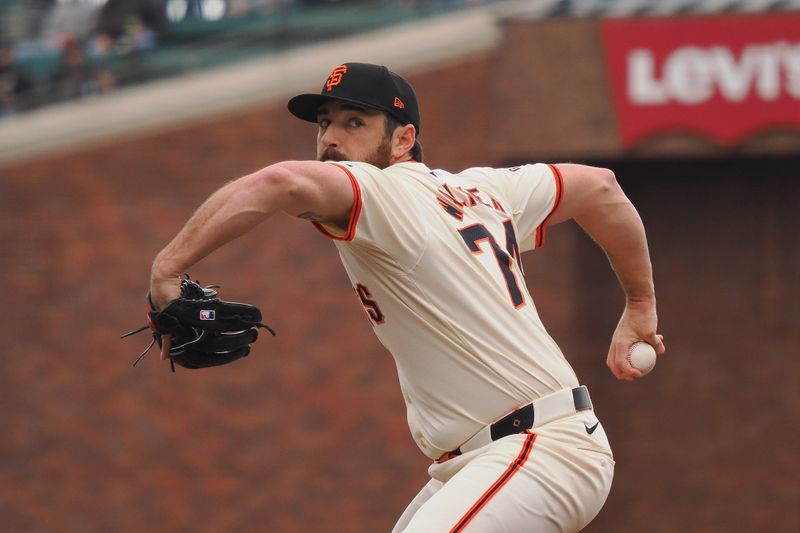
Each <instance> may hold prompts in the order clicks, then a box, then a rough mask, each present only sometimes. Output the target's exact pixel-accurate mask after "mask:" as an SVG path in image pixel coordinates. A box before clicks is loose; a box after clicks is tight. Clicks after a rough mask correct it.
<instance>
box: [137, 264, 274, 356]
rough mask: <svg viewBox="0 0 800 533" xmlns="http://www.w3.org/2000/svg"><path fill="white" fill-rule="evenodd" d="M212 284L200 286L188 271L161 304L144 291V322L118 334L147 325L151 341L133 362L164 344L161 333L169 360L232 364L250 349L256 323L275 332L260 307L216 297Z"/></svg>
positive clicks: (139, 329) (255, 331)
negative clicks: (174, 295)
mask: <svg viewBox="0 0 800 533" xmlns="http://www.w3.org/2000/svg"><path fill="white" fill-rule="evenodd" d="M217 288H218V287H217V286H215V285H210V286H207V287H201V286H200V284H199V283H197V282H196V281H191V280H190V279H189V277H188V275H187V276H186V277H185V279H183V280H181V296H180V298H176V299H174V300H172V301H171V302H170V303H169V304H167V306H166V307H164V309H162V310H161V311H157V310H156V309H155V308H154V307H153V302H152V301H151V299H150V294H149V293H148V295H147V304H148V312H147V325H146V326H142V327H141V328H138V329H135V330H133V331H129V332H128V333H125V334H123V335H122V337H121V338H125V337H128V336H130V335H133V334H135V333H139V332H141V331H144V330H146V329H147V328H150V329H152V330H153V342H151V343H150V345H149V346H148V347H147V349H145V351H143V352H142V353H141V354H140V355H139V357H138V358H137V359H136V362H134V363H133V365H134V366H136V364H137V363H138V362H139V361H140V360H141V359H142V357H144V356H145V354H147V352H149V351H150V349H151V348H152V347H153V345H154V344H156V343H158V345H159V346H161V345H162V340H161V336H162V335H170V336H171V341H172V345H171V347H170V349H169V360H170V364H171V365H172V371H173V372H174V371H175V364H178V365H180V366H182V367H184V368H207V367H210V366H219V365H225V364H228V363H231V362H233V361H235V360H237V359H240V358H242V357H245V356H247V354H249V353H250V345H251V344H253V343H254V342H255V341H256V339H258V328H265V329H267V330H268V331H269V332H270V333H272V335H273V336H274V335H275V331H273V330H272V328H270V327H269V326H267V325H266V324H263V323H262V322H261V311H260V310H259V309H258V308H257V307H255V306H253V305H249V304H241V303H235V302H226V301H224V300H220V299H219V298H218V297H217V291H216V289H217Z"/></svg>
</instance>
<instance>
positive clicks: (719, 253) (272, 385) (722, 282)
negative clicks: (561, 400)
mask: <svg viewBox="0 0 800 533" xmlns="http://www.w3.org/2000/svg"><path fill="white" fill-rule="evenodd" d="M515 53H524V52H522V51H515V50H514V49H513V47H512V48H507V49H505V51H502V50H501V51H499V52H497V53H496V54H497V55H500V56H502V55H503V54H507V55H508V57H507V58H506V59H507V60H508V61H511V60H512V59H513V58H512V57H511V56H512V55H513V54H515ZM497 55H494V54H493V55H490V56H485V57H477V58H474V59H473V60H470V61H469V62H465V63H463V64H460V65H453V66H451V67H448V68H447V69H444V70H443V71H440V72H438V73H436V74H430V75H420V76H415V77H414V78H413V79H412V82H413V83H414V84H415V86H416V87H417V90H418V93H419V95H420V99H421V101H422V111H423V126H422V128H423V136H422V140H423V142H424V144H425V147H426V149H427V151H428V161H430V163H431V165H432V166H442V167H447V168H453V169H458V168H463V167H465V166H469V165H473V164H503V163H504V162H506V160H507V159H508V158H518V157H522V156H525V155H526V154H530V157H533V156H539V155H541V154H542V153H545V154H546V153H547V152H548V150H552V153H551V155H550V157H562V156H563V153H562V152H561V151H559V150H556V149H555V148H547V149H544V148H541V149H535V148H529V149H526V147H527V146H529V145H528V144H526V142H527V141H526V142H521V141H520V134H519V132H518V131H517V130H515V129H513V128H511V129H503V128H500V127H498V125H497V124H498V123H497V120H498V117H501V116H509V117H522V116H524V114H525V113H527V112H528V107H527V106H528V103H527V100H525V99H520V100H518V99H513V100H509V99H508V95H509V94H516V93H520V94H522V93H523V92H524V89H526V88H527V86H526V85H524V84H522V82H521V81H520V80H519V79H516V78H515V77H514V76H511V75H509V74H510V71H508V67H506V66H503V65H502V64H501V65H500V67H499V68H501V69H506V70H505V71H504V72H505V73H506V75H504V76H503V78H502V79H503V82H502V83H503V84H506V83H507V84H509V85H508V87H505V86H500V85H498V84H497V82H496V80H497V79H498V78H496V76H495V74H494V73H495V68H496V60H497ZM543 68H544V67H543ZM492 80H495V81H492ZM515 86H516V87H517V88H518V89H519V90H518V91H517V92H515V91H513V90H512V89H513V88H514V87H515ZM541 90H544V89H541ZM551 90H558V89H557V88H551ZM603 120H605V119H603ZM523 122H524V121H523ZM514 123H515V124H516V123H518V121H517V120H515V121H514ZM529 126H530V127H529V128H528V129H530V130H531V131H534V132H535V131H536V129H537V128H536V126H538V121H533V123H531V124H530V125H529ZM526 131H527V130H526ZM313 135H314V128H313V126H311V125H306V124H302V123H299V122H298V121H296V120H294V119H293V118H291V117H290V116H289V115H288V113H286V112H285V111H284V109H283V108H282V107H276V108H265V109H253V110H251V111H250V112H248V113H246V114H241V115H237V116H232V117H228V118H226V119H221V120H216V121H213V122H208V123H205V124H195V125H192V126H187V127H183V128H178V129H174V130H171V131H165V132H162V133H158V134H154V135H151V136H148V137H139V138H133V139H127V140H124V141H118V142H111V143H109V144H107V145H104V146H98V147H96V148H93V149H91V150H85V151H81V152H78V153H70V154H64V155H60V156H52V157H50V158H47V159H43V160H40V161H34V162H29V163H25V164H18V165H15V166H12V167H6V168H3V169H0V180H1V181H0V183H2V191H1V192H0V209H1V210H0V213H2V214H0V236H2V238H3V242H4V244H5V246H4V253H3V257H4V261H3V262H4V266H5V268H4V273H5V276H4V277H3V281H2V283H3V286H2V288H3V294H4V296H5V298H6V305H5V320H3V322H2V328H3V330H2V333H3V337H4V339H5V341H4V349H3V363H4V365H3V366H4V371H3V372H2V373H0V391H2V392H0V394H2V398H3V401H2V404H0V405H1V407H0V414H1V415H2V420H3V421H4V426H5V428H6V435H5V438H4V439H2V441H0V457H1V458H2V460H1V461H0V524H2V525H3V529H4V530H9V531H142V530H153V531H214V532H217V531H231V530H242V531H348V532H367V531H370V532H372V531H387V530H389V528H390V527H391V525H392V524H393V523H394V520H395V518H396V517H397V516H398V515H399V513H400V512H401V511H402V509H403V508H404V506H405V504H406V503H407V502H408V500H410V498H411V497H412V496H413V495H414V494H415V492H416V491H417V490H418V488H419V487H421V486H422V484H423V483H424V482H425V481H426V472H425V469H426V466H427V461H426V460H425V459H424V458H423V457H422V456H421V455H420V454H419V452H418V451H417V450H416V448H415V446H414V444H413V442H412V441H411V438H410V436H409V435H408V434H407V429H406V426H405V418H404V411H403V402H402V400H401V398H400V395H399V392H398V389H397V384H396V375H395V372H394V369H393V364H392V362H391V358H390V356H389V355H388V354H387V353H386V352H385V351H384V350H383V349H382V348H381V347H380V345H379V344H378V343H377V341H376V340H375V339H374V337H373V336H372V333H371V331H370V326H369V324H368V323H367V321H366V319H365V317H364V316H363V311H361V309H360V306H359V305H358V304H357V300H356V298H355V296H354V294H353V292H352V290H351V288H350V287H349V283H348V280H347V278H346V276H345V274H344V272H343V270H342V268H341V266H340V264H339V262H338V258H337V254H336V253H335V250H334V248H333V246H332V245H331V243H329V242H328V241H327V240H326V239H324V238H323V237H321V236H320V235H318V234H316V232H314V231H313V230H311V229H310V228H308V227H307V225H306V224H304V223H301V222H298V221H296V220H292V219H289V218H288V217H283V216H279V217H277V218H276V219H274V220H273V221H271V222H270V223H269V224H268V225H265V226H264V227H261V228H258V229H257V230H255V231H254V232H253V233H252V234H250V235H248V236H246V237H244V238H243V239H241V240H240V241H239V242H237V243H236V244H235V245H232V246H230V247H229V248H227V249H225V250H224V251H220V252H219V253H217V254H215V255H212V256H211V257H210V258H208V260H207V261H205V262H204V263H203V264H202V266H200V267H198V268H197V270H195V271H194V272H192V274H193V276H194V277H196V278H199V279H200V280H201V281H203V282H218V283H221V284H222V285H223V289H222V291H223V292H222V294H223V295H224V296H225V297H227V298H231V299H240V300H248V301H253V302H256V303H258V304H259V305H260V306H261V307H262V309H263V311H264V314H265V317H266V320H267V321H268V323H270V324H271V325H272V326H273V327H274V328H275V329H276V330H277V331H278V334H279V335H278V337H277V338H275V339H272V338H264V339H262V340H261V341H260V342H259V343H258V344H257V345H256V347H255V350H254V353H253V354H252V355H251V356H250V357H249V358H247V359H245V360H244V361H241V362H238V363H237V364H234V365H230V366H228V367H223V368H218V369H212V370H209V371H199V372H190V371H184V370H181V369H179V371H178V372H177V373H176V374H170V373H169V372H168V370H167V367H166V366H165V365H163V364H159V362H158V361H157V360H156V358H155V357H153V356H152V355H151V356H150V357H148V358H146V359H145V360H144V361H143V362H142V363H141V364H140V366H139V367H137V368H135V369H134V368H131V363H132V362H133V360H134V358H135V356H136V354H137V353H138V351H139V350H140V349H141V348H143V347H144V346H143V345H144V344H145V343H146V340H147V339H146V338H145V337H144V336H140V337H138V338H137V337H134V338H131V339H126V340H119V339H118V336H119V334H120V333H121V332H123V331H125V330H127V329H130V328H133V327H134V326H138V325H139V324H140V323H141V322H142V315H143V313H142V310H143V299H142V297H143V293H144V291H145V290H146V286H147V279H148V267H149V263H150V261H151V260H152V257H153V256H154V254H155V253H156V252H157V251H158V250H159V249H160V248H161V247H162V246H163V245H164V244H165V243H166V242H167V241H168V240H169V239H170V238H171V236H172V235H173V234H174V233H175V231H176V230H177V229H178V228H179V227H180V225H181V224H182V223H183V221H184V220H185V219H186V218H187V217H188V216H189V215H190V214H191V213H192V210H193V209H194V208H195V207H196V206H197V205H198V204H199V203H200V202H202V200H203V199H204V198H205V197H206V196H207V195H208V194H210V193H211V192H212V191H214V190H215V189H216V188H217V187H219V186H220V185H221V184H222V183H224V182H225V181H226V180H227V179H230V178H233V177H236V176H238V175H241V174H244V173H247V172H249V171H252V170H254V169H256V168H258V167H260V166H262V165H264V164H266V163H269V162H272V161H275V160H280V159H291V158H305V157H309V156H311V155H312V153H313ZM487 139H488V140H487ZM498 139H506V140H507V141H508V143H509V145H508V146H509V149H508V150H505V149H501V148H499V147H501V146H502V144H503V143H502V142H501V141H500V140H498ZM536 142H538V141H536ZM536 142H535V143H534V145H535V144H536ZM512 148H513V150H512ZM797 163H798V161H797V160H796V158H794V159H784V160H764V161H760V160H758V161H757V160H746V161H744V162H742V163H741V164H739V163H737V162H733V163H731V164H727V165H725V164H724V162H721V161H712V162H710V163H708V164H705V165H703V164H699V163H698V164H692V163H680V162H677V163H675V162H670V161H664V162H662V163H658V162H653V163H649V164H648V163H642V162H629V163H624V162H616V163H613V164H612V167H613V168H615V170H617V172H618V174H619V175H620V178H621V179H622V180H623V182H624V185H625V187H626V189H627V190H628V192H629V194H630V195H631V197H632V198H633V199H634V201H635V202H636V203H637V205H639V207H640V210H641V212H642V217H643V218H644V220H645V223H646V224H647V227H648V231H649V234H650V240H651V246H652V252H653V257H654V260H655V267H656V279H657V282H658V288H659V294H660V302H661V309H660V313H661V320H662V326H663V329H664V333H665V334H666V335H667V340H668V343H669V346H670V352H671V353H670V355H669V356H668V358H666V359H664V360H663V361H662V362H660V363H659V366H658V368H657V369H656V371H655V373H654V374H653V375H652V376H649V377H648V378H646V379H645V380H641V381H640V382H637V383H634V384H623V383H619V382H616V381H615V380H614V379H613V377H612V376H611V374H610V373H609V372H608V371H607V370H606V368H605V366H604V359H605V350H606V344H607V341H608V336H609V335H610V333H611V330H612V329H613V326H614V323H615V322H616V320H617V317H618V314H619V312H620V311H621V305H622V300H621V294H620V292H619V290H618V289H617V288H616V282H615V280H614V276H613V273H612V272H611V271H610V270H609V269H608V267H607V265H606V264H605V258H604V257H603V255H602V253H601V252H600V251H599V250H597V249H596V248H595V247H593V246H592V244H591V242H590V241H589V239H588V238H587V237H585V236H584V235H583V234H582V233H581V232H580V231H579V230H578V229H577V228H576V227H575V226H573V225H565V226H564V227H557V228H552V229H551V231H550V233H549V234H548V241H549V242H548V244H547V246H546V247H545V249H543V250H542V251H541V252H537V254H534V256H533V257H528V258H526V271H527V279H528V283H529V286H530V287H531V292H532V293H533V296H534V298H535V299H536V303H537V307H538V309H539V311H540V313H541V315H542V317H543V320H544V321H545V324H546V325H547V326H548V327H549V328H550V330H551V332H552V334H553V336H554V337H555V338H556V340H557V341H558V342H559V343H560V344H561V345H562V347H563V348H564V351H565V353H566V354H567V355H568V357H569V358H570V359H571V361H573V363H574V365H575V368H576V370H577V372H578V374H579V376H581V379H582V380H583V381H584V382H585V383H587V384H588V385H589V386H590V388H591V390H592V394H593V397H594V401H595V404H596V405H597V406H598V411H599V413H600V415H601V416H602V417H603V420H604V424H605V425H606V427H607V430H608V433H609V435H610V438H611V440H612V445H613V446H614V449H615V453H616V458H617V461H618V466H617V473H616V479H615V486H614V489H613V492H612V495H611V497H610V499H609V502H608V504H607V506H606V508H605V509H604V511H603V512H602V513H601V515H600V516H599V517H598V519H597V521H596V522H595V523H594V524H593V525H592V526H590V528H589V529H590V530H591V531H617V532H619V531H628V532H641V531H664V532H672V531H676V530H680V529H683V530H686V531H712V532H716V531H720V532H722V531H761V530H770V531H794V530H796V529H797V526H798V522H799V521H800V517H798V514H797V505H796V503H797V501H798V498H799V497H800V495H798V488H797V484H796V482H795V481H794V478H796V476H792V477H790V476H789V475H788V474H789V473H791V472H795V473H796V472H797V468H798V460H797V454H796V453H794V452H793V448H792V446H793V445H792V443H793V442H795V441H796V439H797V436H798V435H797V424H796V420H797V413H798V406H800V398H798V388H797V386H796V376H797V375H798V363H797V361H798V359H797V358H796V357H794V356H793V355H794V354H795V353H796V346H797V345H798V341H800V339H798V333H797V324H798V318H800V317H798V314H797V307H796V305H795V303H796V301H797V299H798V296H800V295H798V289H797V283H796V276H797V272H798V271H800V259H799V258H798V253H797V250H796V248H795V246H794V243H795V241H796V237H795V235H796V231H797V229H798V228H800V220H798V215H797V211H796V207H795V206H796V199H797V198H798V196H800V195H799V193H800V188H799V187H798V182H797V181H796V180H795V179H793V176H792V173H791V168H797ZM793 421H794V422H793Z"/></svg>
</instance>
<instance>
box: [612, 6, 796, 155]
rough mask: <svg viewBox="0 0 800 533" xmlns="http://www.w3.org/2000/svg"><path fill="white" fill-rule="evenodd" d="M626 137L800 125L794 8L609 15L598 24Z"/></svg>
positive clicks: (630, 140) (732, 135)
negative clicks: (682, 15)
mask: <svg viewBox="0 0 800 533" xmlns="http://www.w3.org/2000/svg"><path fill="white" fill-rule="evenodd" d="M602 34H603V42H604V45H605V53H606V61H607V63H608V66H609V70H610V78H611V87H612V91H613V97H614V105H615V108H616V112H617V118H618V121H619V126H620V133H621V136H622V141H623V143H624V144H625V145H631V144H634V143H635V142H636V141H638V140H639V139H641V138H643V137H646V136H649V135H652V134H656V133H661V132H692V133H701V134H705V135H709V136H711V137H713V138H715V139H716V140H717V141H719V142H720V143H722V144H733V143H735V142H737V141H739V140H740V139H742V138H743V137H745V136H747V135H750V134H753V133H755V132H758V131H760V130H763V129H767V128H774V129H797V130H800V16H798V15H788V14H787V15H770V16H757V17H746V16H736V17H726V18H693V19H664V20H658V19H655V20H652V19H651V20H614V21H607V22H605V23H604V24H603V28H602Z"/></svg>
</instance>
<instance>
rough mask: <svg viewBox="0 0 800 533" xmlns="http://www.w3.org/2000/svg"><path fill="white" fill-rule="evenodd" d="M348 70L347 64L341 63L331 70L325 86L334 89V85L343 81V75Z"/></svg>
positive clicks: (329, 89)
mask: <svg viewBox="0 0 800 533" xmlns="http://www.w3.org/2000/svg"><path fill="white" fill-rule="evenodd" d="M346 72H347V65H339V66H338V67H336V68H334V69H333V70H332V71H331V74H330V76H328V81H327V82H325V87H327V88H328V91H332V90H333V88H334V87H336V86H337V85H339V84H340V83H342V75H343V74H345V73H346Z"/></svg>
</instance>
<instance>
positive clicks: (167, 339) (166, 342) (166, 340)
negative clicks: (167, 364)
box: [161, 334, 172, 361]
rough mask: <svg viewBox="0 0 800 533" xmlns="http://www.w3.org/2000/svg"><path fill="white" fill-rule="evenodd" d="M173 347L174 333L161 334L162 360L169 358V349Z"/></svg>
mask: <svg viewBox="0 0 800 533" xmlns="http://www.w3.org/2000/svg"><path fill="white" fill-rule="evenodd" d="M170 348H172V335H169V334H167V335H161V360H162V361H166V360H167V359H169V350H170Z"/></svg>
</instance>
